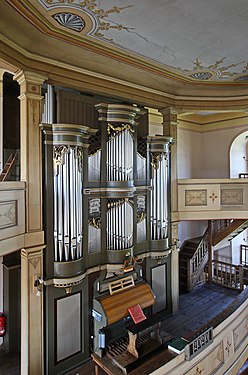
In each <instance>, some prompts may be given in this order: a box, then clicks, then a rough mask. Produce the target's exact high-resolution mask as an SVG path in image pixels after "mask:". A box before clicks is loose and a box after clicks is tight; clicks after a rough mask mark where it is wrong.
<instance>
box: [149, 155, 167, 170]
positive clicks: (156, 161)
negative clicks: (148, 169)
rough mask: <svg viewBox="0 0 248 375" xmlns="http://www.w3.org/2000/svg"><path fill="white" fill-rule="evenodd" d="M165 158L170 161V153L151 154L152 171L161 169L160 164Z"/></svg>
mask: <svg viewBox="0 0 248 375" xmlns="http://www.w3.org/2000/svg"><path fill="white" fill-rule="evenodd" d="M163 156H164V157H165V159H166V160H167V159H168V153H167V152H160V153H158V152H156V153H152V154H151V166H152V169H158V168H159V162H160V161H161V160H162V158H163Z"/></svg>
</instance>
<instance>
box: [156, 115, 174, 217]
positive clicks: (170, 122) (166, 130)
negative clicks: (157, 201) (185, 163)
mask: <svg viewBox="0 0 248 375" xmlns="http://www.w3.org/2000/svg"><path fill="white" fill-rule="evenodd" d="M160 112H161V113H162V115H163V123H162V124H163V135H165V136H167V137H172V138H173V140H174V143H173V144H172V145H171V213H172V219H173V216H174V215H173V214H176V213H177V210H178V207H177V124H178V122H177V111H176V110H174V109H172V108H165V109H162V110H160Z"/></svg>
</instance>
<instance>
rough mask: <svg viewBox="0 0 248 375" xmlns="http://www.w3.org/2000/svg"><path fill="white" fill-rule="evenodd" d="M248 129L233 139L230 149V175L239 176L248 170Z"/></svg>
mask: <svg viewBox="0 0 248 375" xmlns="http://www.w3.org/2000/svg"><path fill="white" fill-rule="evenodd" d="M247 135H248V131H245V132H244V133H241V134H239V135H238V136H237V137H236V138H235V140H234V141H233V143H232V145H231V149H230V177H239V173H247V171H248V162H247V161H246V160H244V157H245V159H247V160H248V152H247V151H248V150H247V147H248V140H247V139H246V138H245V137H246V136H247Z"/></svg>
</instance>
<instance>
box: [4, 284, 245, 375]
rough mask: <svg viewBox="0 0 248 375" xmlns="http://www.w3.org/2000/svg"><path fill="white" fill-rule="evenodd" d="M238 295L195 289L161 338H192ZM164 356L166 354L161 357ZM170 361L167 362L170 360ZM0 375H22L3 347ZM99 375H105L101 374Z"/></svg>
mask: <svg viewBox="0 0 248 375" xmlns="http://www.w3.org/2000/svg"><path fill="white" fill-rule="evenodd" d="M237 295H238V293H237V292H235V291H232V290H229V289H224V288H222V287H220V286H218V285H202V286H199V287H197V288H195V289H194V290H193V291H192V292H191V293H188V294H184V295H181V296H180V308H179V311H178V312H177V313H176V314H175V315H173V316H171V317H169V318H167V319H166V320H165V321H164V322H163V324H162V334H163V335H167V334H169V335H172V336H174V337H179V336H188V337H191V336H192V335H193V334H194V333H195V332H197V330H199V329H200V328H201V327H202V326H204V324H206V323H207V322H208V321H210V320H211V319H213V318H214V317H215V316H216V315H218V314H219V313H220V312H221V311H223V309H224V308H226V307H227V306H229V305H230V304H231V303H232V302H233V301H234V300H235V298H236V296H237ZM162 354H163V353H162ZM164 360H165V358H164V354H163V355H161V356H158V357H156V360H155V361H154V360H152V358H151V359H150V360H149V361H150V362H149V363H146V366H144V364H143V365H141V366H140V367H139V368H138V369H137V370H135V371H132V372H131V373H130V375H139V374H142V375H146V374H149V371H152V370H155V368H157V367H160V366H161V365H162V364H163V361H164ZM167 361H168V359H167ZM145 368H146V370H145ZM0 374H1V375H17V374H18V375H19V374H20V359H19V356H18V355H16V356H13V355H12V356H8V355H7V354H6V353H5V352H4V351H3V350H2V349H1V347H0ZM93 374H94V364H93V363H92V361H90V362H88V363H86V364H84V365H83V366H81V367H80V368H78V369H75V370H74V371H71V372H69V373H68V374H67V375H93ZM37 375H38V374H37ZM99 375H106V373H105V372H104V371H102V370H99Z"/></svg>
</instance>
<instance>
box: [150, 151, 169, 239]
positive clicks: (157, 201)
mask: <svg viewBox="0 0 248 375" xmlns="http://www.w3.org/2000/svg"><path fill="white" fill-rule="evenodd" d="M153 158H154V159H153V163H152V168H153V176H152V179H151V187H152V192H151V221H150V222H151V239H152V240H161V239H165V238H166V237H167V233H168V197H167V185H168V162H167V153H164V152H163V153H160V154H158V155H153Z"/></svg>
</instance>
